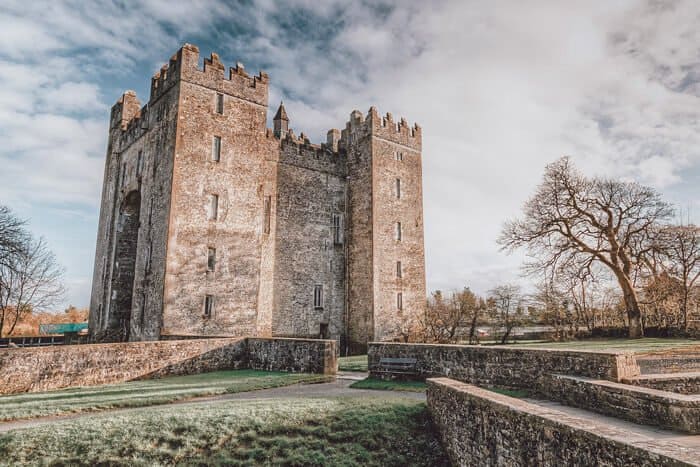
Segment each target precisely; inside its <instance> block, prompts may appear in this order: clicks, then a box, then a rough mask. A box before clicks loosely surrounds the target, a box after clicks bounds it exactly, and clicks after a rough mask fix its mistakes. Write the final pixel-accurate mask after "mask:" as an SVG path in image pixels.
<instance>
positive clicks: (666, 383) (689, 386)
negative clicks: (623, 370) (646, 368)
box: [622, 371, 700, 394]
mask: <svg viewBox="0 0 700 467" xmlns="http://www.w3.org/2000/svg"><path fill="white" fill-rule="evenodd" d="M622 382H623V383H625V384H632V385H634V386H643V387H646V388H651V389H658V390H660V391H671V392H676V393H678V394H700V371H687V372H681V373H652V374H646V375H639V376H634V377H630V378H624V379H623V380H622Z"/></svg>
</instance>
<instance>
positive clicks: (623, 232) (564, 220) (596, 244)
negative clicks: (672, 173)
mask: <svg viewBox="0 0 700 467" xmlns="http://www.w3.org/2000/svg"><path fill="white" fill-rule="evenodd" d="M523 214H524V215H523V218H521V219H518V220H514V221H510V222H507V223H506V224H505V226H504V228H503V232H502V234H501V237H500V238H499V243H500V244H501V246H502V248H503V249H505V250H509V251H512V250H515V249H517V248H521V247H524V248H526V249H527V251H528V253H529V254H530V255H531V256H532V257H533V258H535V261H534V262H533V263H530V265H529V270H530V271H542V270H543V268H552V269H556V268H557V267H559V265H560V264H561V263H567V264H568V267H571V268H576V269H586V268H589V267H591V265H593V264H594V263H600V264H603V265H605V266H606V267H607V268H608V269H609V270H610V271H611V273H612V274H613V275H614V276H615V279H616V281H617V283H618V285H619V287H620V289H621V291H622V295H623V298H624V303H625V308H626V311H627V315H628V320H629V336H630V337H642V336H643V334H644V331H643V329H642V322H641V311H640V306H639V300H638V298H637V291H636V290H635V286H634V280H633V279H634V277H633V275H634V273H635V271H636V270H637V268H638V267H639V266H640V265H641V263H642V262H643V260H644V257H645V253H646V252H647V251H649V250H650V249H651V243H650V237H651V235H652V234H653V231H654V228H655V226H656V225H657V223H659V222H660V221H663V220H665V219H668V218H669V217H670V216H671V215H672V214H673V211H672V209H671V207H670V205H669V204H668V203H666V202H664V201H663V200H661V197H660V196H659V194H658V193H656V192H655V191H654V190H653V189H652V188H648V187H645V186H642V185H639V184H637V183H632V182H623V181H619V180H613V179H605V178H587V177H584V176H583V175H582V174H580V173H579V172H578V171H576V170H575V169H574V167H573V165H572V164H571V162H570V160H569V158H567V157H564V158H561V159H559V160H558V161H556V162H554V163H552V164H549V165H548V166H547V167H546V169H545V174H544V178H543V181H542V183H541V184H540V185H539V187H538V188H537V191H536V192H535V195H534V196H533V197H532V198H530V200H528V201H527V203H526V204H525V207H524V212H523Z"/></svg>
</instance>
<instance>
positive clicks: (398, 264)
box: [396, 261, 403, 279]
mask: <svg viewBox="0 0 700 467" xmlns="http://www.w3.org/2000/svg"><path fill="white" fill-rule="evenodd" d="M396 277H397V278H398V279H401V278H402V277H403V270H402V269H401V261H397V262H396Z"/></svg>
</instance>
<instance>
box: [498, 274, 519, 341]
mask: <svg viewBox="0 0 700 467" xmlns="http://www.w3.org/2000/svg"><path fill="white" fill-rule="evenodd" d="M489 311H490V314H491V317H492V320H493V323H494V325H495V326H497V327H498V328H500V329H502V330H503V334H501V344H505V343H506V342H507V341H508V337H510V335H511V333H512V332H513V328H515V327H516V326H520V325H522V324H523V323H524V321H525V310H524V296H523V294H522V291H521V289H520V286H518V285H512V284H507V285H499V286H498V287H495V288H493V289H492V290H491V291H490V292H489ZM494 334H495V333H494Z"/></svg>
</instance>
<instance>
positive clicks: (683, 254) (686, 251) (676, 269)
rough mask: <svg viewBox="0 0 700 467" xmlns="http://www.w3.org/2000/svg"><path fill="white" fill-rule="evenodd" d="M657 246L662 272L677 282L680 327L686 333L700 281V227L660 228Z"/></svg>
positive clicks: (655, 244) (656, 239) (656, 250)
mask: <svg viewBox="0 0 700 467" xmlns="http://www.w3.org/2000/svg"><path fill="white" fill-rule="evenodd" d="M654 246H655V253H656V256H657V257H660V258H661V259H660V261H659V262H658V265H659V267H660V269H662V270H663V272H664V273H666V274H668V275H669V276H671V277H673V278H675V279H676V280H677V286H676V288H677V289H678V295H679V311H680V315H681V320H682V323H681V326H682V328H683V329H684V330H687V329H688V307H689V303H690V298H691V294H692V291H693V288H694V287H695V284H696V283H698V280H699V279H700V227H698V226H695V225H678V226H668V227H664V228H661V229H659V231H658V234H657V235H656V237H655V242H654ZM656 282H659V281H658V280H657V281H656ZM667 282H669V283H672V282H673V281H667Z"/></svg>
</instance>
